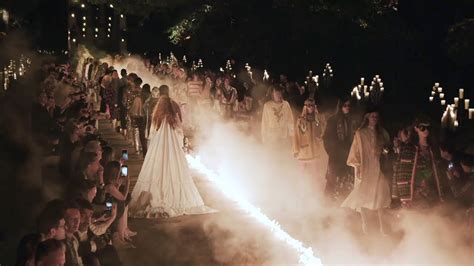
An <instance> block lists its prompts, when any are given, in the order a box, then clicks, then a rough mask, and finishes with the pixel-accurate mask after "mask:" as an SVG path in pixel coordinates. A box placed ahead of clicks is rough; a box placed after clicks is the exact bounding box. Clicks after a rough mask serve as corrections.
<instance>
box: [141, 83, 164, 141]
mask: <svg viewBox="0 0 474 266" xmlns="http://www.w3.org/2000/svg"><path fill="white" fill-rule="evenodd" d="M159 97H160V91H159V89H158V87H153V89H152V90H151V95H150V97H148V99H146V101H145V103H144V109H145V116H146V129H145V137H146V138H148V135H149V134H150V126H151V118H152V116H153V110H154V109H155V106H156V103H158V98H159Z"/></svg>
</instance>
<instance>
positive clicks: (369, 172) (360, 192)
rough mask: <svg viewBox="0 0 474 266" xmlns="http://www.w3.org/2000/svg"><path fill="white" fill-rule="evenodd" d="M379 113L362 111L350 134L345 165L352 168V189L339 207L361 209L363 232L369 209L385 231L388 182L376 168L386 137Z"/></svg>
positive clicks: (387, 136)
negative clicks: (357, 125) (356, 128)
mask: <svg viewBox="0 0 474 266" xmlns="http://www.w3.org/2000/svg"><path fill="white" fill-rule="evenodd" d="M379 120H380V118H379V113H378V112H377V111H369V112H368V113H366V114H365V116H364V120H363V122H362V125H361V127H360V128H359V129H358V130H357V131H356V133H355V135H354V141H353V142H352V146H351V150H350V152H349V156H348V158H347V165H349V166H352V167H353V168H354V171H355V178H354V189H353V190H352V192H351V193H350V194H349V195H348V196H347V198H346V199H345V200H344V202H343V203H342V205H341V207H346V208H350V209H353V210H356V211H358V212H360V213H361V216H362V231H363V233H364V234H366V233H367V218H368V214H369V212H370V211H377V213H378V216H379V226H380V232H381V233H382V234H385V230H384V226H383V209H384V208H387V207H389V206H390V202H391V194H390V184H389V181H388V179H387V178H386V177H385V176H384V174H383V172H382V170H381V168H380V159H381V156H384V155H383V150H384V147H386V146H387V145H388V143H389V141H390V137H389V135H388V133H387V131H386V130H385V129H384V128H383V127H382V126H381V123H380V121H379Z"/></svg>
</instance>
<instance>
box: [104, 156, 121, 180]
mask: <svg viewBox="0 0 474 266" xmlns="http://www.w3.org/2000/svg"><path fill="white" fill-rule="evenodd" d="M119 173H120V163H119V162H118V161H110V162H108V163H107V164H106V165H105V167H104V182H105V183H106V184H112V183H114V182H115V181H116V180H117V178H118V176H119Z"/></svg>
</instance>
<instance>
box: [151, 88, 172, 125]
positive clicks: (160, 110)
mask: <svg viewBox="0 0 474 266" xmlns="http://www.w3.org/2000/svg"><path fill="white" fill-rule="evenodd" d="M177 114H178V110H175V108H174V107H173V103H172V101H171V98H170V97H168V96H166V95H162V96H160V99H159V100H158V103H157V105H156V107H155V112H154V114H153V124H154V125H155V126H156V130H158V129H159V128H160V127H161V123H163V120H164V119H165V118H166V122H168V124H170V126H171V127H172V128H176V126H177V125H178V120H177V119H176V116H177Z"/></svg>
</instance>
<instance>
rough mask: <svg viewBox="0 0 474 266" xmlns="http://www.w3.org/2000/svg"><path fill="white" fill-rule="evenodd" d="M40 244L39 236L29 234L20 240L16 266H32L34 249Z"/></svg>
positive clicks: (33, 263)
mask: <svg viewBox="0 0 474 266" xmlns="http://www.w3.org/2000/svg"><path fill="white" fill-rule="evenodd" d="M39 242H40V235H38V234H29V235H26V236H25V237H23V238H22V239H21V240H20V244H19V245H18V248H17V257H16V263H15V265H16V266H34V265H35V253H36V247H37V246H38V244H39Z"/></svg>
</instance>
